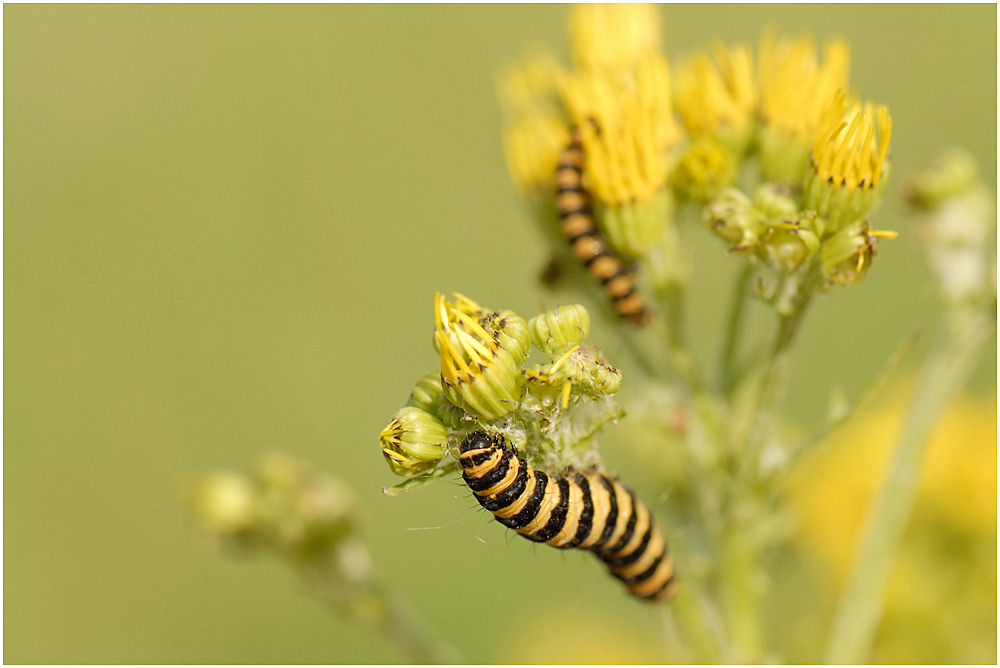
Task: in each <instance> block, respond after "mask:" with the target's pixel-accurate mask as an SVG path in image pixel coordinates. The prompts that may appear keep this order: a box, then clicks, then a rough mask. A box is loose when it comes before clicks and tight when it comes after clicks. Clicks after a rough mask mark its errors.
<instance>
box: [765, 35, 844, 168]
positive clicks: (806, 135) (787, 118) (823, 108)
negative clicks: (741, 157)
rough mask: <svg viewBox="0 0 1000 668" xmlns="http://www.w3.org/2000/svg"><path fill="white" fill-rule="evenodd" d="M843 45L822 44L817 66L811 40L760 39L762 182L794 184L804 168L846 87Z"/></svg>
mask: <svg viewBox="0 0 1000 668" xmlns="http://www.w3.org/2000/svg"><path fill="white" fill-rule="evenodd" d="M848 69H849V51H848V47H847V44H846V43H844V42H842V41H839V40H838V41H833V42H830V43H828V44H827V46H826V50H825V55H824V58H823V63H822V65H821V64H820V63H819V60H818V59H817V55H816V46H815V44H814V43H813V41H812V39H810V38H808V37H802V38H800V39H797V40H794V41H790V40H777V38H776V37H775V36H774V34H773V33H772V32H766V33H764V35H763V37H761V42H760V49H759V51H758V54H757V77H758V86H759V94H760V103H759V113H760V122H761V125H760V129H759V132H758V147H759V153H760V161H761V168H762V169H763V171H764V177H765V178H766V179H767V180H768V181H774V182H778V183H783V184H788V185H797V184H798V183H800V182H801V181H802V178H803V176H804V175H805V173H806V171H807V170H808V166H809V150H810V149H811V148H812V144H813V141H814V140H815V138H816V132H817V131H818V130H819V127H820V124H821V123H822V121H823V118H824V116H825V114H826V113H827V111H828V110H829V109H830V105H831V104H832V103H833V101H834V100H835V99H836V96H837V93H838V92H839V91H840V90H842V89H844V88H846V87H847V75H848Z"/></svg>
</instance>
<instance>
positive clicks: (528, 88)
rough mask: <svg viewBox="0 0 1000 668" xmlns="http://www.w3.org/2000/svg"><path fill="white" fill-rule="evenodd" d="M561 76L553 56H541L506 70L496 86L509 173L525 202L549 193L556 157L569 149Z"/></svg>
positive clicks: (544, 53)
mask: <svg viewBox="0 0 1000 668" xmlns="http://www.w3.org/2000/svg"><path fill="white" fill-rule="evenodd" d="M559 72H560V69H559V65H558V64H557V63H556V61H555V58H554V57H553V56H552V54H550V53H548V52H547V51H542V52H537V53H535V54H532V55H530V56H528V57H527V58H525V59H524V60H523V61H522V62H521V63H518V64H517V65H514V66H512V67H510V68H508V69H507V70H506V72H504V74H503V76H501V77H500V80H499V81H498V84H497V90H498V93H499V96H500V102H501V104H502V105H503V107H504V112H505V116H506V121H505V125H504V132H503V144H504V154H505V155H506V157H507V167H508V169H509V170H510V174H511V177H512V179H513V181H514V185H515V186H516V187H517V189H518V191H519V192H520V193H521V195H523V196H531V195H538V194H543V193H549V192H551V191H552V190H553V188H554V183H553V181H554V175H555V171H556V165H557V163H558V161H559V154H560V152H561V151H562V150H563V149H564V148H566V145H567V144H568V143H569V128H568V127H567V126H566V122H565V120H564V119H563V116H562V113H561V110H560V109H559V88H558V80H559V76H560V74H559Z"/></svg>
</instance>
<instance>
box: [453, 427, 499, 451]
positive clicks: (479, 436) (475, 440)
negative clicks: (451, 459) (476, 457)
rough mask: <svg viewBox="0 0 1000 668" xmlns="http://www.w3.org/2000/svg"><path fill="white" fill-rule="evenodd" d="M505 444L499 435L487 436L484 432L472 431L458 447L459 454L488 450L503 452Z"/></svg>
mask: <svg viewBox="0 0 1000 668" xmlns="http://www.w3.org/2000/svg"><path fill="white" fill-rule="evenodd" d="M504 446H505V443H504V440H503V437H502V436H500V435H499V434H489V433H487V432H485V431H474V432H472V433H471V434H469V435H468V436H466V437H465V440H464V441H462V444H461V445H460V446H459V452H460V453H466V452H469V451H470V450H488V449H490V448H500V449H501V450H505V449H506V448H505V447H504Z"/></svg>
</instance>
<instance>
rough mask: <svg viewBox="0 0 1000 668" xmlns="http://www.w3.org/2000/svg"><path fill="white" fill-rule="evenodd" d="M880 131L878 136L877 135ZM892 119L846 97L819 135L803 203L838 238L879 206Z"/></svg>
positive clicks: (879, 109)
mask: <svg viewBox="0 0 1000 668" xmlns="http://www.w3.org/2000/svg"><path fill="white" fill-rule="evenodd" d="M876 130H877V133H876ZM891 136H892V118H890V117H889V110H888V109H886V108H885V107H884V106H878V107H876V106H875V105H873V104H871V103H870V102H869V103H866V104H865V105H863V106H862V105H861V103H860V102H858V101H857V100H854V99H848V98H847V97H846V96H845V95H843V94H840V95H838V96H837V98H836V99H835V100H834V102H833V104H832V105H831V106H830V109H829V110H828V111H827V114H826V117H825V118H824V119H823V122H822V124H821V125H820V128H819V130H818V131H817V133H816V140H815V142H814V143H813V149H812V157H811V159H810V170H809V172H808V173H807V175H806V178H805V180H804V182H803V201H804V203H805V205H806V206H807V207H808V208H810V209H813V210H814V211H816V213H818V214H819V215H820V216H823V217H824V218H826V220H827V230H828V232H829V233H831V234H832V233H834V232H837V231H838V230H840V229H841V228H843V227H844V226H846V225H849V224H851V223H855V222H857V221H859V220H861V219H862V218H864V216H865V215H866V214H867V213H868V211H869V210H870V209H871V208H872V207H874V206H875V204H876V203H877V201H878V198H879V196H880V195H881V192H882V189H883V186H884V183H885V179H886V176H887V171H888V164H887V162H886V157H887V156H888V154H889V139H890V137H891Z"/></svg>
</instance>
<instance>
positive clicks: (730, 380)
mask: <svg viewBox="0 0 1000 668" xmlns="http://www.w3.org/2000/svg"><path fill="white" fill-rule="evenodd" d="M751 278H753V265H751V264H750V263H749V262H745V263H744V264H743V268H742V269H741V270H740V273H739V274H738V275H737V276H736V283H735V285H734V286H733V294H732V297H731V301H730V303H729V318H728V320H727V325H726V338H725V340H724V341H723V344H722V356H721V360H722V361H721V364H720V367H719V388H720V391H721V392H722V395H723V396H729V394H730V392H732V390H733V387H735V386H736V383H737V381H738V380H739V379H738V374H737V372H736V353H737V350H738V348H739V343H740V339H741V338H742V336H743V320H744V316H745V315H746V307H747V303H748V301H749V300H748V297H749V292H748V288H749V287H750V279H751Z"/></svg>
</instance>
